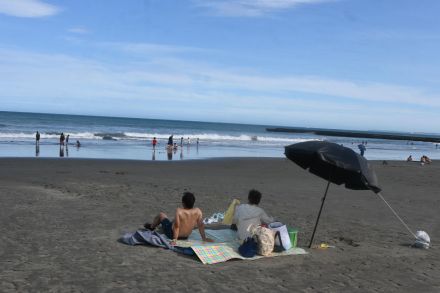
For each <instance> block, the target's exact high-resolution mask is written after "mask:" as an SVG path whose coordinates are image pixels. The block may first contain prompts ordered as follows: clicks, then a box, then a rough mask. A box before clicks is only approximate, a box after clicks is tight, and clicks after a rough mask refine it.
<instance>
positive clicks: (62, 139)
mask: <svg viewBox="0 0 440 293" xmlns="http://www.w3.org/2000/svg"><path fill="white" fill-rule="evenodd" d="M60 146H64V133H63V132H61V135H60Z"/></svg>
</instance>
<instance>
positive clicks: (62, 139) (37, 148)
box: [35, 130, 81, 157]
mask: <svg viewBox="0 0 440 293" xmlns="http://www.w3.org/2000/svg"><path fill="white" fill-rule="evenodd" d="M69 138H70V135H69V134H68V135H67V136H65V135H64V133H63V132H62V133H61V134H60V140H59V144H60V157H64V146H66V155H67V156H68V145H69ZM40 139H41V134H40V132H39V131H38V130H37V132H36V133H35V155H36V156H37V157H38V156H39V154H40ZM75 145H76V147H77V148H79V147H80V146H81V143H80V142H79V140H77V141H76V144H75Z"/></svg>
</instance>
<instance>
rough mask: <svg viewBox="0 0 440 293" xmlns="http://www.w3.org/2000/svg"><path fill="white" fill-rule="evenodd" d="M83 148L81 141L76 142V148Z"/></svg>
mask: <svg viewBox="0 0 440 293" xmlns="http://www.w3.org/2000/svg"><path fill="white" fill-rule="evenodd" d="M80 146H81V143H80V142H79V140H77V141H76V147H77V148H79V147H80Z"/></svg>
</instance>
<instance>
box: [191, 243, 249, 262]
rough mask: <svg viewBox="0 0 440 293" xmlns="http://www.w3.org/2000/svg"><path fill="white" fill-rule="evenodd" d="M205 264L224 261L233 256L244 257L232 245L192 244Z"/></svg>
mask: <svg viewBox="0 0 440 293" xmlns="http://www.w3.org/2000/svg"><path fill="white" fill-rule="evenodd" d="M191 248H192V250H193V251H194V252H195V253H196V255H197V256H198V258H199V259H200V261H201V262H202V263H203V264H214V263H219V262H224V261H227V260H230V259H233V258H242V257H241V256H240V255H239V254H238V253H236V252H235V251H234V250H233V249H232V248H231V247H228V246H224V245H210V246H191Z"/></svg>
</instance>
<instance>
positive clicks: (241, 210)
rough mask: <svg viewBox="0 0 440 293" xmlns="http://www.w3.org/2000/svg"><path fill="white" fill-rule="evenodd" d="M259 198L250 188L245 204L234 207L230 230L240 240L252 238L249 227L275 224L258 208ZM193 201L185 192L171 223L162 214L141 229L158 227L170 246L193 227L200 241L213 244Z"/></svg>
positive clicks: (192, 196) (198, 209) (258, 193)
mask: <svg viewBox="0 0 440 293" xmlns="http://www.w3.org/2000/svg"><path fill="white" fill-rule="evenodd" d="M261 197H262V194H261V192H259V191H258V190H255V189H252V190H250V191H249V193H248V203H247V204H240V205H238V206H235V211H234V217H233V221H232V223H233V224H232V226H231V229H234V230H237V236H238V238H239V240H241V241H243V240H245V239H246V238H247V237H249V236H251V233H252V232H251V229H252V227H255V226H258V225H262V224H263V225H264V224H269V223H271V222H273V221H274V219H273V218H272V217H269V216H268V215H267V214H266V212H265V211H264V210H263V209H262V208H260V207H259V206H258V205H259V204H260V201H261ZM195 201H196V199H195V196H194V194H193V193H191V192H185V193H184V194H183V196H182V207H178V208H177V209H176V212H175V217H174V219H173V220H170V219H169V217H168V216H167V215H166V214H165V213H164V212H160V213H159V214H158V215H157V216H156V217H154V219H153V221H152V222H151V223H146V224H145V225H144V227H145V228H146V229H149V230H154V229H155V228H156V227H158V226H159V225H161V227H162V230H163V233H164V234H165V235H166V236H167V237H168V238H169V239H172V241H171V245H175V244H176V241H177V240H179V239H187V238H188V237H189V235H190V234H191V233H192V230H193V229H194V228H198V230H199V233H200V236H201V237H202V240H203V241H207V242H213V240H212V239H209V238H207V237H206V235H205V224H204V223H203V214H202V211H201V209H200V208H196V207H194V203H195Z"/></svg>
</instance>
